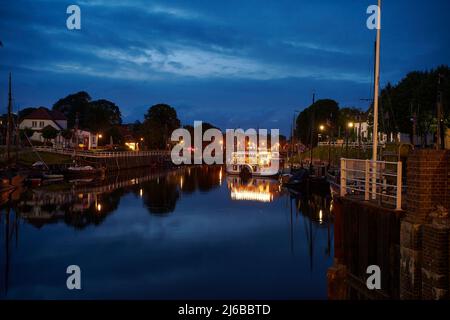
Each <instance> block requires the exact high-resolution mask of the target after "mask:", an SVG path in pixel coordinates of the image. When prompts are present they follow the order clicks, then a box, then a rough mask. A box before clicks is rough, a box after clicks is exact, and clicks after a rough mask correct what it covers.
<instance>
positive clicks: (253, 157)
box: [226, 151, 280, 177]
mask: <svg viewBox="0 0 450 320" xmlns="http://www.w3.org/2000/svg"><path fill="white" fill-rule="evenodd" d="M279 167H280V155H279V153H278V152H271V151H238V152H233V153H232V154H231V160H230V161H228V162H227V167H226V170H227V173H228V174H230V175H240V176H246V177H251V176H255V177H274V176H278V174H279V173H280V169H279Z"/></svg>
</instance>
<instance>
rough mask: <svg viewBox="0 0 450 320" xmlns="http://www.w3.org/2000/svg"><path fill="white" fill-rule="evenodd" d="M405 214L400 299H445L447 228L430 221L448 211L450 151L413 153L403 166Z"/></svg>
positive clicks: (401, 242)
mask: <svg viewBox="0 0 450 320" xmlns="http://www.w3.org/2000/svg"><path fill="white" fill-rule="evenodd" d="M407 168H408V169H407V170H408V171H407V174H406V176H407V186H408V188H407V196H406V200H407V201H406V203H407V211H406V217H405V219H404V220H403V221H402V223H401V228H400V230H401V231H400V297H401V298H402V299H420V298H422V299H448V298H449V289H450V288H449V276H450V274H449V273H450V270H449V266H450V257H449V246H450V245H449V243H450V235H449V234H450V231H449V230H450V228H449V227H447V226H445V225H442V224H437V223H435V222H433V220H432V219H431V218H430V214H431V213H432V212H434V211H436V207H437V206H438V205H440V206H443V207H444V208H446V209H447V210H450V151H449V150H443V151H437V150H416V151H414V152H413V153H412V154H411V155H410V156H409V157H408V163H407Z"/></svg>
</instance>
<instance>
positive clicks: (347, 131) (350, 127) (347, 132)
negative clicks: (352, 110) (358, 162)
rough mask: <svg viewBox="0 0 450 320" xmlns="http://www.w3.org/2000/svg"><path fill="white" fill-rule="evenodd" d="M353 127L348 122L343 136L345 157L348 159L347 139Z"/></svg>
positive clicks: (351, 123) (352, 124)
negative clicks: (344, 137) (344, 136)
mask: <svg viewBox="0 0 450 320" xmlns="http://www.w3.org/2000/svg"><path fill="white" fill-rule="evenodd" d="M354 126H355V124H354V123H353V122H352V121H350V122H348V123H347V130H345V135H346V139H345V140H346V142H345V154H346V155H345V156H346V157H347V158H348V138H349V133H350V130H351V129H353V127H354Z"/></svg>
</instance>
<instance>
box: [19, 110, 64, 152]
mask: <svg viewBox="0 0 450 320" xmlns="http://www.w3.org/2000/svg"><path fill="white" fill-rule="evenodd" d="M47 126H51V127H53V128H55V129H56V130H57V131H58V132H59V134H58V136H57V137H56V139H55V141H53V142H54V143H56V144H58V143H63V140H64V138H63V137H62V136H61V134H60V133H61V131H63V130H66V129H67V118H66V116H65V115H64V114H63V113H61V112H59V111H55V110H49V109H47V108H44V107H39V108H37V109H36V110H34V111H33V112H31V113H30V114H28V115H26V116H25V117H24V118H23V119H22V120H21V121H20V124H19V129H21V130H23V129H26V128H28V129H31V130H33V131H34V133H33V135H32V136H31V138H30V140H31V141H39V142H44V138H43V137H42V130H43V129H44V128H45V127H47Z"/></svg>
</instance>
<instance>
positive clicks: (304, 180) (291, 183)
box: [283, 168, 330, 194]
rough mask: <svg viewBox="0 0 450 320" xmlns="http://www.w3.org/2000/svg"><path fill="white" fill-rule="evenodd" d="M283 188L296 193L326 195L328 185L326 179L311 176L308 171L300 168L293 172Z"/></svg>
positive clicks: (328, 188)
mask: <svg viewBox="0 0 450 320" xmlns="http://www.w3.org/2000/svg"><path fill="white" fill-rule="evenodd" d="M283 187H285V188H287V189H289V190H294V191H296V192H301V193H305V192H313V193H320V194H328V193H329V192H330V185H329V183H328V180H327V178H326V177H320V176H315V175H311V174H310V172H309V170H307V169H305V168H301V169H299V170H297V171H295V172H294V173H293V174H292V175H291V177H290V178H289V180H288V181H287V182H285V183H283Z"/></svg>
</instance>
